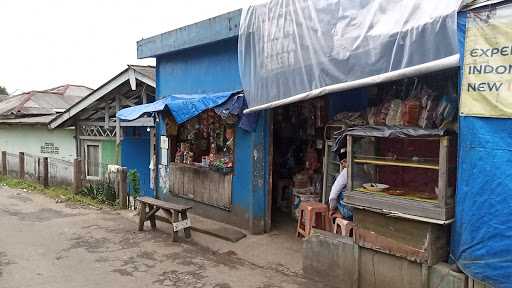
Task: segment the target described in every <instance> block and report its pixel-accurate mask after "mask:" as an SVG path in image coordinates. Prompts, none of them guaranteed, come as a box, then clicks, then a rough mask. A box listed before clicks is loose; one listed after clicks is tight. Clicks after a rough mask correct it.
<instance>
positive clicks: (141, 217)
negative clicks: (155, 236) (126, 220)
mask: <svg viewBox="0 0 512 288" xmlns="http://www.w3.org/2000/svg"><path fill="white" fill-rule="evenodd" d="M139 210H140V213H139V231H144V222H146V203H144V202H140V203H139Z"/></svg>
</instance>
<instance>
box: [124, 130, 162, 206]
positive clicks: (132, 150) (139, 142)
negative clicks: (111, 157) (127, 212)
mask: <svg viewBox="0 0 512 288" xmlns="http://www.w3.org/2000/svg"><path fill="white" fill-rule="evenodd" d="M146 129H147V128H146V127H126V128H124V129H123V141H121V165H122V166H124V167H127V168H128V171H129V170H137V172H138V173H139V177H140V188H141V194H143V195H146V196H151V197H153V196H154V192H153V190H152V189H151V187H150V170H149V164H150V159H151V157H150V155H149V154H150V151H151V148H150V137H149V132H147V130H146ZM134 155H136V156H137V157H134ZM129 189H130V193H131V187H129Z"/></svg>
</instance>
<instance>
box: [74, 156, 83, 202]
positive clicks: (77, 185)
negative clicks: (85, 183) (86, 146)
mask: <svg viewBox="0 0 512 288" xmlns="http://www.w3.org/2000/svg"><path fill="white" fill-rule="evenodd" d="M81 189H82V160H80V158H77V159H75V161H74V162H73V191H74V192H75V194H78V193H80V190H81Z"/></svg>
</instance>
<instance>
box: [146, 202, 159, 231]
mask: <svg viewBox="0 0 512 288" xmlns="http://www.w3.org/2000/svg"><path fill="white" fill-rule="evenodd" d="M148 206H149V211H150V214H151V215H150V216H149V222H150V223H151V229H152V230H153V231H155V230H156V217H155V214H156V211H153V210H154V209H155V208H154V207H153V205H148ZM157 211H158V209H157Z"/></svg>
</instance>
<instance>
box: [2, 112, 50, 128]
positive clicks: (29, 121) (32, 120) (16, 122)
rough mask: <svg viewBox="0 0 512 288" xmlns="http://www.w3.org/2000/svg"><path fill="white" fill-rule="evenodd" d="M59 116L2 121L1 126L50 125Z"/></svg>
mask: <svg viewBox="0 0 512 288" xmlns="http://www.w3.org/2000/svg"><path fill="white" fill-rule="evenodd" d="M57 116H58V114H52V115H45V116H37V117H23V118H12V119H1V118H0V124H11V125H37V124H41V125H45V126H46V125H48V123H49V122H50V121H52V120H53V118H55V117H57Z"/></svg>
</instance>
